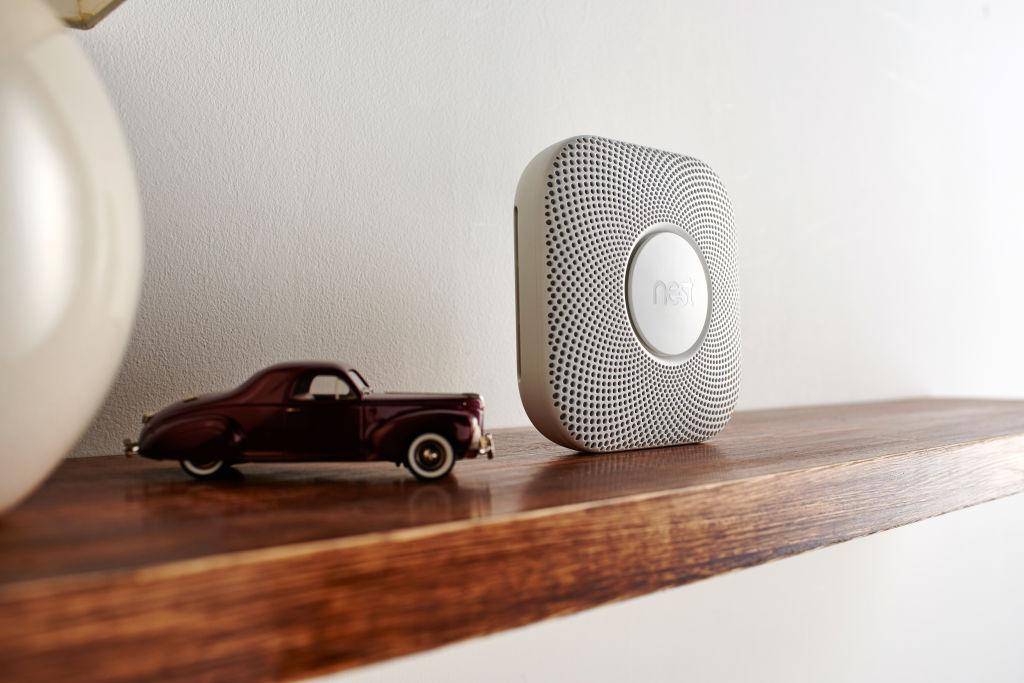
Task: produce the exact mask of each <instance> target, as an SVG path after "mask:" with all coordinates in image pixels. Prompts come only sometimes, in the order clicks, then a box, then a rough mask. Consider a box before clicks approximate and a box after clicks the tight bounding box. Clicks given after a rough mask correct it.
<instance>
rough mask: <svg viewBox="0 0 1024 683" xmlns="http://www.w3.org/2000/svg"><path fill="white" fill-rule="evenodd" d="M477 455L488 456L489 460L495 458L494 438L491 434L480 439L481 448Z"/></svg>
mask: <svg viewBox="0 0 1024 683" xmlns="http://www.w3.org/2000/svg"><path fill="white" fill-rule="evenodd" d="M477 455H486V456H487V457H488V458H493V457H494V437H493V436H491V435H490V434H489V433H488V434H484V435H483V436H481V437H480V448H479V450H478V452H477Z"/></svg>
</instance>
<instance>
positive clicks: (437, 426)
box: [125, 362, 493, 479]
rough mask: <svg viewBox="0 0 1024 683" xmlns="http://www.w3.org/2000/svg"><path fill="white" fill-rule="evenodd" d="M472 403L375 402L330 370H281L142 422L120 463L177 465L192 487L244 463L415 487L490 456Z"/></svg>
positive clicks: (431, 399) (343, 371) (357, 378)
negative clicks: (376, 463)
mask: <svg viewBox="0 0 1024 683" xmlns="http://www.w3.org/2000/svg"><path fill="white" fill-rule="evenodd" d="M483 411H484V402H483V399H482V398H480V396H479V395H478V394H389V393H382V394H374V393H373V392H371V391H370V387H369V386H368V385H367V384H366V380H364V379H363V376H362V375H360V374H359V372H357V371H356V370H353V369H351V368H348V367H345V366H343V365H338V364H336V363H320V362H316V363H281V364H279V365H272V366H271V367H269V368H267V369H265V370H263V371H262V372H259V373H257V374H255V375H253V376H252V377H251V378H250V379H249V380H248V381H247V382H245V383H244V384H242V385H241V386H239V387H238V388H237V389H234V390H232V391H228V392H225V393H222V394H209V395H206V396H197V397H193V398H186V399H185V400H183V401H179V402H178V403H175V404H173V405H170V406H168V407H167V408H164V409H163V410H161V411H160V412H158V413H156V414H154V415H145V416H143V418H142V421H143V424H144V425H145V426H144V427H143V428H142V433H141V434H140V435H139V440H138V442H137V443H136V442H133V441H130V440H127V439H126V440H125V453H126V454H128V455H132V454H136V453H137V454H139V455H142V456H143V457H146V458H153V459H155V460H177V461H179V462H180V463H181V467H182V469H184V470H185V471H186V472H188V473H189V474H191V475H192V476H193V477H197V478H200V479H205V478H210V477H215V476H217V475H220V474H222V473H223V472H224V471H225V470H226V469H227V468H228V467H230V466H231V465H234V464H236V463H245V462H323V461H349V462H351V461H364V460H366V461H370V460H383V461H388V462H393V463H396V464H400V465H405V466H406V467H408V468H409V470H410V471H411V472H412V473H413V474H414V475H416V477H418V478H419V479H440V478H441V477H443V476H445V475H446V474H448V473H449V472H450V471H451V469H452V467H453V466H454V465H455V461H456V460H459V459H461V458H475V457H477V456H478V455H485V456H488V457H491V456H492V455H493V448H492V440H491V436H490V434H484V433H483V431H482V429H483Z"/></svg>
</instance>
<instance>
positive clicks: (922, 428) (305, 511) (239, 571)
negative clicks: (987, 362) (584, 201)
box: [0, 399, 1024, 681]
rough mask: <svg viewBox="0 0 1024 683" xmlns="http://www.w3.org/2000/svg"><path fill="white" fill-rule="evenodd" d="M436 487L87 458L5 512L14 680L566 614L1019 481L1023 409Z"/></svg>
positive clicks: (230, 668) (197, 667) (289, 668)
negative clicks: (231, 473) (193, 476)
mask: <svg viewBox="0 0 1024 683" xmlns="http://www.w3.org/2000/svg"><path fill="white" fill-rule="evenodd" d="M496 436H497V446H498V451H497V452H498V455H497V457H496V458H495V460H493V461H487V460H479V461H462V462H460V463H459V464H458V465H457V467H456V469H455V473H454V476H453V477H452V478H451V479H449V480H448V481H444V482H440V483H434V484H421V483H418V482H416V481H415V480H413V479H412V478H411V476H410V475H409V474H408V473H407V472H405V471H404V470H399V469H396V468H394V467H392V466H389V465H385V464H380V463H376V464H372V463H371V464H336V465H334V464H322V465H321V464H314V465H280V466H278V465H251V466H243V468H242V470H241V474H240V475H239V476H238V477H236V478H234V479H231V480H227V481H222V482H196V481H191V480H189V479H188V478H187V477H186V475H185V474H184V473H182V472H181V471H180V470H178V469H177V467H176V466H174V465H173V464H167V463H153V462H148V461H140V460H128V459H125V458H122V457H101V458H87V459H77V460H69V461H67V462H65V463H64V464H63V465H62V466H61V468H60V469H59V470H58V471H57V472H56V473H55V474H54V476H53V477H52V478H51V479H50V480H49V481H48V482H47V483H46V484H45V485H44V486H43V488H42V489H40V490H39V491H38V492H37V493H36V494H34V495H33V496H32V497H31V498H30V499H29V500H28V501H26V502H25V503H24V504H23V505H22V506H21V507H19V508H18V509H17V510H15V511H14V512H12V513H11V514H9V515H7V516H6V517H3V518H0V671H3V672H4V677H5V679H7V680H18V681H33V680H47V681H49V680H55V679H58V678H64V677H73V678H74V679H75V680H109V681H128V680H141V679H159V680H244V681H253V680H271V679H282V678H284V679H289V678H299V677H303V676H309V675H313V674H317V673H325V672H328V671H333V670H338V669H342V668H346V667H351V666H357V665H360V664H365V663H369V662H373V661H377V660H381V659H385V658H388V657H394V656H397V655H403V654H409V653H412V652H416V651H420V650H424V649H428V648H432V647H436V646H439V645H443V644H446V643H450V642H453V641H456V640H459V639H463V638H468V637H471V636H476V635H481V634H485V633H491V632H494V631H498V630H502V629H507V628H511V627H515V626H520V625H524V624H529V623H531V622H535V621H537V620H540V619H545V618H548V617H552V616H555V615H562V614H570V613H573V612H576V611H579V610H582V609H586V608H589V607H594V606H596V605H600V604H604V603H607V602H610V601H614V600H621V599H624V598H628V597H632V596H637V595H642V594H644V593H648V592H650V591H654V590H657V589H660V588H665V587H669V586H676V585H680V584H684V583H687V582H690V581H694V580H697V579H700V578H704V577H708V576H713V575H715V574H719V573H722V572H726V571H729V570H732V569H737V568H741V567H747V566H752V565H756V564H759V563H762V562H766V561H768V560H771V559H774V558H779V557H784V556H787V555H791V554H794V553H799V552H803V551H805V550H810V549H813V548H818V547H822V546H825V545H828V544H831V543H836V542H839V541H843V540H847V539H850V538H854V537H857V536H863V535H865V534H870V533H874V532H877V531H881V530H884V529H889V528H892V527H895V526H899V525H902V524H907V523H910V522H914V521H917V520H920V519H924V518H926V517H931V516H934V515H938V514H942V513H945V512H949V511H951V510H956V509H958V508H962V507H965V506H968V505H973V504H976V503H980V502H983V501H986V500H990V499H993V498H998V497H1001V496H1006V495H1010V494H1013V493H1017V492H1019V491H1021V490H1024V402H1015V401H983V400H936V399H920V400H908V401H897V402H887V403H872V404H858V405H844V406H820V407H812V408H794V409H782V410H768V411H755V412H747V413H740V414H738V415H737V416H736V417H735V418H734V420H733V422H732V423H731V424H730V425H729V427H728V428H727V429H726V430H725V432H723V433H722V434H721V435H720V436H719V437H718V438H716V439H715V440H714V441H713V442H710V443H707V444H702V445H693V446H684V447H677V448H667V449H658V450H648V451H632V452H624V453H615V454H606V455H599V456H590V455H578V454H574V453H572V452H570V451H567V450H565V449H563V448H560V447H558V446H554V445H552V444H550V443H547V442H546V441H544V440H543V438H542V437H540V436H539V435H538V434H537V433H536V432H534V431H533V430H532V429H515V430H504V431H498V432H497V434H496Z"/></svg>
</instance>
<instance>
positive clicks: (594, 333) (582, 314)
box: [544, 137, 740, 451]
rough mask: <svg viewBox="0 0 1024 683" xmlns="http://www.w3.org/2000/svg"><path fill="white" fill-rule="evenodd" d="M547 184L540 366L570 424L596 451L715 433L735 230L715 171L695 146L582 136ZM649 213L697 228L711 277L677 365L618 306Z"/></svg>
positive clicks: (651, 218)
mask: <svg viewBox="0 0 1024 683" xmlns="http://www.w3.org/2000/svg"><path fill="white" fill-rule="evenodd" d="M547 187H548V190H547V194H546V195H545V202H544V209H545V225H546V231H545V237H546V240H545V245H546V249H547V262H546V265H547V271H546V272H547V275H546V277H547V283H546V287H547V305H548V314H547V315H548V321H547V322H548V335H547V346H548V348H547V350H548V375H549V379H550V382H551V389H552V392H553V393H552V399H553V401H554V403H555V405H556V406H557V407H558V408H559V411H560V419H561V422H562V424H563V425H564V426H565V428H566V430H567V431H568V432H569V434H571V435H572V437H573V438H574V439H575V440H576V441H577V442H579V443H580V444H582V445H583V446H584V447H585V448H588V449H590V450H595V451H609V450H621V449H630V448H644V447H652V446H664V445H670V444H678V443H687V442H696V441H704V440H706V439H708V438H710V437H711V436H713V435H715V434H716V433H718V431H720V430H721V429H722V428H723V427H724V426H725V424H726V423H727V422H728V420H729V417H730V416H731V415H732V411H733V407H734V406H735V404H736V399H737V396H738V393H739V380H740V302H739V286H738V276H737V266H736V238H735V229H734V227H733V219H732V208H731V206H730V204H729V198H728V196H727V195H726V192H725V189H724V188H723V187H722V184H721V181H719V179H718V177H717V176H716V175H715V173H714V172H713V171H712V170H711V169H710V168H709V167H708V166H707V165H706V164H704V163H703V162H701V161H699V160H697V159H694V158H691V157H686V156H681V155H678V154H671V153H669V152H662V151H659V150H655V149H649V148H646V147H639V146H637V145H631V144H627V143H623V142H618V141H615V140H607V139H604V138H597V137H580V138H576V139H574V140H572V141H570V142H568V143H567V144H566V145H565V147H564V148H563V149H562V151H561V152H560V153H559V154H558V155H557V156H556V157H555V158H554V161H553V163H552V165H551V168H550V169H549V174H548V177H547ZM657 223H672V224H674V225H676V226H678V227H680V228H682V229H683V230H685V231H686V232H687V233H688V234H689V235H690V236H691V237H692V238H693V240H694V242H695V243H696V245H697V248H698V249H699V251H700V252H701V254H702V255H703V257H704V260H705V262H706V264H707V268H708V276H709V279H710V281H711V314H710V320H709V327H708V332H707V335H706V337H705V338H704V341H703V343H702V344H701V346H700V348H699V349H698V350H697V352H696V353H695V354H694V355H693V356H692V357H690V358H689V359H687V360H686V361H685V362H683V363H681V364H678V365H670V364H667V363H664V362H660V361H658V360H656V359H655V358H654V357H653V356H651V355H650V354H649V353H648V352H647V351H646V350H645V349H644V347H643V346H642V344H641V342H640V340H639V339H638V338H637V337H636V335H635V334H634V332H633V329H632V326H631V325H630V323H629V316H628V313H627V310H626V295H625V287H626V267H627V265H628V261H629V256H630V253H631V251H632V249H633V246H634V245H635V244H636V242H637V240H638V238H639V236H640V235H641V234H642V233H643V232H644V231H645V230H646V229H647V228H648V227H649V226H651V225H654V224H657Z"/></svg>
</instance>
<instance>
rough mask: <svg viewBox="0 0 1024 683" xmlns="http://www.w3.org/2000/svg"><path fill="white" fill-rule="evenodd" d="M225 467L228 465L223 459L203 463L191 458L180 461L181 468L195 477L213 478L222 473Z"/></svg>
mask: <svg viewBox="0 0 1024 683" xmlns="http://www.w3.org/2000/svg"><path fill="white" fill-rule="evenodd" d="M227 468H228V466H227V465H226V464H225V463H224V461H223V460H210V461H207V462H203V463H195V462H192V461H191V460H182V461H181V469H183V470H185V471H186V472H188V473H189V474H190V475H192V476H193V477H195V478H196V479H215V478H217V477H219V476H221V475H223V474H224V472H225V471H226V470H227Z"/></svg>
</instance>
